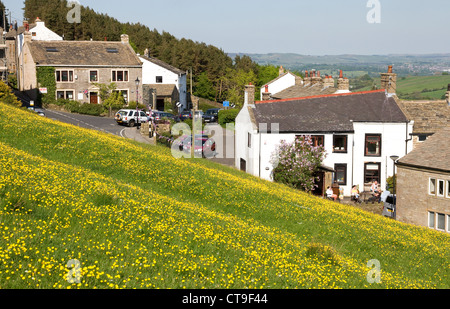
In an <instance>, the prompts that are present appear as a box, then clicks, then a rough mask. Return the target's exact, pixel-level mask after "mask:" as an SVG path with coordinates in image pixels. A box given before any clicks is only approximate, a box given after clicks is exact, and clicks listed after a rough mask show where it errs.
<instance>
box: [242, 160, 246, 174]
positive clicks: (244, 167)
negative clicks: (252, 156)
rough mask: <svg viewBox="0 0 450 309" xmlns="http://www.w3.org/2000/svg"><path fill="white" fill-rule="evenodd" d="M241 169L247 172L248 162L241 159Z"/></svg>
mask: <svg viewBox="0 0 450 309" xmlns="http://www.w3.org/2000/svg"><path fill="white" fill-rule="evenodd" d="M241 171H244V172H247V162H246V161H245V160H244V159H241Z"/></svg>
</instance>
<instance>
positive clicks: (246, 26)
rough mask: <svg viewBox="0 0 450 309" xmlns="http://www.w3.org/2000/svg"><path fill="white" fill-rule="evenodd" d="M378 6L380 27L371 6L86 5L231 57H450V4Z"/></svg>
mask: <svg viewBox="0 0 450 309" xmlns="http://www.w3.org/2000/svg"><path fill="white" fill-rule="evenodd" d="M371 1H375V2H378V3H379V4H380V13H381V14H380V23H369V22H368V20H367V15H368V14H369V13H370V12H371V10H372V9H373V8H375V7H373V6H372V7H367V4H368V2H369V0H314V1H312V0H271V1H269V0H227V1H216V0H190V1H185V0H164V1H160V0H159V1H154V0H150V1H149V0H128V1H123V0H79V2H80V3H81V4H82V5H84V6H88V7H90V8H92V9H94V10H95V11H97V12H99V13H105V14H108V15H109V16H112V17H114V18H116V19H118V20H119V21H121V22H131V23H136V22H140V23H142V24H144V25H146V26H148V27H149V28H150V29H157V30H158V31H159V32H162V31H167V32H169V33H171V34H172V35H174V36H175V37H177V38H187V39H192V40H194V41H198V42H204V43H206V44H211V45H215V46H217V47H219V48H221V49H223V50H224V51H225V52H242V53H270V52H282V53H299V54H306V55H336V54H363V55H371V54H404V53H410V54H425V53H450V39H449V35H448V32H449V30H450V27H449V25H450V1H448V0H428V1H423V0H371ZM3 3H4V4H5V5H6V7H7V8H9V9H10V10H11V11H12V17H13V20H19V21H21V20H22V10H21V8H22V7H23V6H24V5H23V1H22V0H3ZM124 3H126V6H125V7H124ZM68 10H69V9H68ZM82 18H83V17H82V16H81V19H82ZM82 22H83V21H82Z"/></svg>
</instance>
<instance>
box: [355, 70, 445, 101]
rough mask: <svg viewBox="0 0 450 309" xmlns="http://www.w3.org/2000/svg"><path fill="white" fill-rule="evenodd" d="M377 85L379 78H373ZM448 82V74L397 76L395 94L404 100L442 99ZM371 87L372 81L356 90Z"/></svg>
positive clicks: (379, 85)
mask: <svg viewBox="0 0 450 309" xmlns="http://www.w3.org/2000/svg"><path fill="white" fill-rule="evenodd" d="M373 81H374V82H375V84H376V85H377V87H381V83H380V78H374V79H373ZM448 84H450V75H434V76H408V77H399V78H397V95H398V97H399V98H400V99H406V100H442V99H443V98H444V96H445V93H446V92H447V86H448ZM371 89H372V82H370V85H369V86H367V87H365V88H359V89H358V91H365V90H371Z"/></svg>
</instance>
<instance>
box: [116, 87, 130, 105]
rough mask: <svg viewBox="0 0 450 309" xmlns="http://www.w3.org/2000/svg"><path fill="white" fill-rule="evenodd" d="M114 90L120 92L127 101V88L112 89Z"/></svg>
mask: <svg viewBox="0 0 450 309" xmlns="http://www.w3.org/2000/svg"><path fill="white" fill-rule="evenodd" d="M114 91H115V92H119V93H121V94H122V96H123V99H124V100H125V102H126V103H128V90H114Z"/></svg>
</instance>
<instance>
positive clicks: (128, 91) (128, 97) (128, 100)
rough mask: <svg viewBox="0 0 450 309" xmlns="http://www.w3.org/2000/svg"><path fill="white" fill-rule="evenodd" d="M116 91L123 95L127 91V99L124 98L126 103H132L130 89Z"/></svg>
mask: <svg viewBox="0 0 450 309" xmlns="http://www.w3.org/2000/svg"><path fill="white" fill-rule="evenodd" d="M114 91H116V92H121V93H122V95H123V92H124V91H126V92H127V97H126V98H125V97H124V99H125V103H127V104H128V102H130V89H116V90H114Z"/></svg>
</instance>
